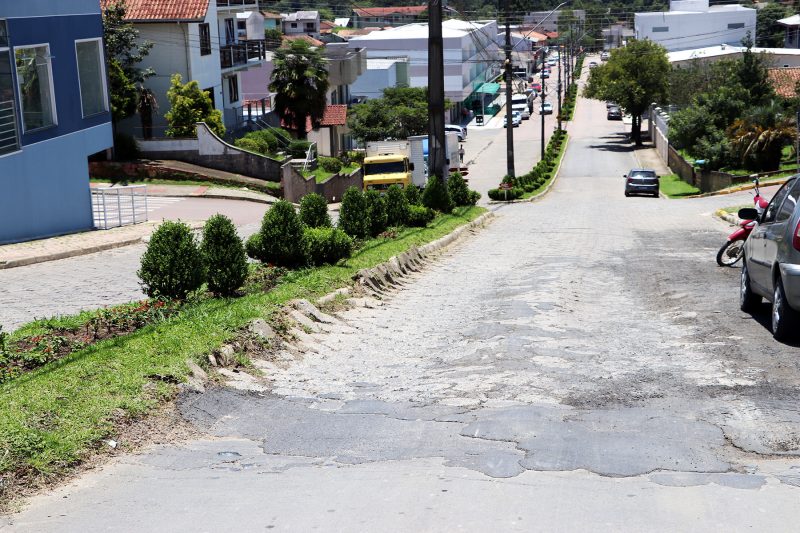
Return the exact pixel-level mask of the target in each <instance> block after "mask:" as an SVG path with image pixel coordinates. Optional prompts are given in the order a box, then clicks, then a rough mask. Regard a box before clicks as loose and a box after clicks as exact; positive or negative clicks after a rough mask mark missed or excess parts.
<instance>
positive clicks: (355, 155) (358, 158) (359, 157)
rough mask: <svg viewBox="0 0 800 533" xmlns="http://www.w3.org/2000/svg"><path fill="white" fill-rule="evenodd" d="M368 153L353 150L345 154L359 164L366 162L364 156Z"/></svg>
mask: <svg viewBox="0 0 800 533" xmlns="http://www.w3.org/2000/svg"><path fill="white" fill-rule="evenodd" d="M365 156H366V154H365V153H364V152H361V151H358V150H351V151H349V152H347V153H346V154H345V157H346V159H347V160H348V161H350V162H351V163H356V164H357V165H359V166H362V165H363V164H364V157H365Z"/></svg>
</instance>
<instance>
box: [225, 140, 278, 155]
mask: <svg viewBox="0 0 800 533" xmlns="http://www.w3.org/2000/svg"><path fill="white" fill-rule="evenodd" d="M233 145H234V146H235V147H237V148H241V149H242V150H247V151H248V152H255V153H257V154H261V155H266V154H268V153H269V148H268V147H267V145H266V144H264V143H261V142H258V141H256V140H255V139H248V138H247V137H242V138H241V139H236V140H235V141H233Z"/></svg>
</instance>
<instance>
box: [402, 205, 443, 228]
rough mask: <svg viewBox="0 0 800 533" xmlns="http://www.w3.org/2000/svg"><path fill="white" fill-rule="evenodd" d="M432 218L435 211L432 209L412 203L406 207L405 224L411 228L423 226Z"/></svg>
mask: <svg viewBox="0 0 800 533" xmlns="http://www.w3.org/2000/svg"><path fill="white" fill-rule="evenodd" d="M434 218H436V211H434V210H433V209H431V208H429V207H423V206H421V205H412V206H409V207H408V219H407V220H406V225H408V226H410V227H412V228H424V227H425V226H427V225H428V223H429V222H431V221H432V220H433V219H434Z"/></svg>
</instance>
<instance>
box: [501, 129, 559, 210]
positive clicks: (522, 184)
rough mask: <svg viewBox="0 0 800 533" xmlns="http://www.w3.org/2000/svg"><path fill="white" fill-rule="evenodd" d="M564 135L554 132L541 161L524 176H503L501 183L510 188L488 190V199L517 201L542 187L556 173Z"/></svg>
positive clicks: (557, 131)
mask: <svg viewBox="0 0 800 533" xmlns="http://www.w3.org/2000/svg"><path fill="white" fill-rule="evenodd" d="M566 134H567V133H566V131H564V130H556V131H555V132H554V133H553V136H552V137H551V138H550V141H549V142H548V143H547V148H546V149H545V152H544V157H543V158H542V159H541V161H539V162H538V163H536V166H535V167H533V169H532V170H531V171H530V172H528V173H526V174H523V175H521V176H517V177H513V178H512V177H511V176H504V177H503V180H502V182H501V183H510V184H511V185H512V188H511V189H505V190H503V189H499V188H498V189H490V190H489V193H488V194H489V198H491V199H492V200H497V201H511V200H517V199H519V198H521V197H522V196H524V195H525V194H526V193H532V192H534V191H536V190H538V189H541V188H542V187H544V186H545V184H547V183H548V182H549V181H550V180H551V179H552V178H553V176H554V174H555V172H556V166H557V165H558V156H559V153H560V152H561V147H562V145H563V143H564V142H566Z"/></svg>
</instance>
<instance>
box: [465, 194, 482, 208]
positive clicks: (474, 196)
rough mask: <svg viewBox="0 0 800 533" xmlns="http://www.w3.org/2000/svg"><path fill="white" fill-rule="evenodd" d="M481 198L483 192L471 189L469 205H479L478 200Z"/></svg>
mask: <svg viewBox="0 0 800 533" xmlns="http://www.w3.org/2000/svg"><path fill="white" fill-rule="evenodd" d="M480 199H481V193H479V192H478V191H469V203H468V204H467V205H477V203H478V200H480Z"/></svg>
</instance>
